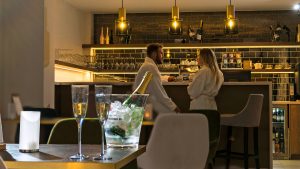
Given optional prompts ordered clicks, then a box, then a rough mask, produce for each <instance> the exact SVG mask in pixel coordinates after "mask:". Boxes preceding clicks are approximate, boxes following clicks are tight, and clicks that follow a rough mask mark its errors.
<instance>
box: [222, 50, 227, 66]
mask: <svg viewBox="0 0 300 169" xmlns="http://www.w3.org/2000/svg"><path fill="white" fill-rule="evenodd" d="M222 68H228V55H227V53H223V66H222Z"/></svg>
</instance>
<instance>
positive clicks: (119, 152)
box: [0, 144, 146, 169]
mask: <svg viewBox="0 0 300 169" xmlns="http://www.w3.org/2000/svg"><path fill="white" fill-rule="evenodd" d="M100 147H101V146H100V145H83V146H82V152H83V153H84V154H85V155H89V156H90V158H89V159H87V160H83V161H72V160H69V159H68V157H69V156H71V155H74V154H76V153H77V151H78V146H77V145H71V144H68V145H55V144H48V145H46V144H44V145H40V152H37V153H20V152H19V149H18V145H17V144H8V145H7V150H6V151H1V152H0V155H1V157H2V158H3V160H4V162H5V164H6V166H7V167H8V168H9V169H53V168H55V169H83V168H85V169H88V168H90V169H120V168H122V167H124V166H126V165H127V164H128V163H130V162H131V161H133V160H134V159H136V158H137V157H138V156H139V155H141V154H142V153H144V152H145V151H146V146H139V147H137V148H125V149H121V148H118V149H113V148H109V149H107V154H108V155H109V156H110V157H112V160H106V161H93V160H92V157H93V156H96V155H97V154H99V153H100Z"/></svg>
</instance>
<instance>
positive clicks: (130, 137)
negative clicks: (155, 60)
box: [105, 72, 153, 147]
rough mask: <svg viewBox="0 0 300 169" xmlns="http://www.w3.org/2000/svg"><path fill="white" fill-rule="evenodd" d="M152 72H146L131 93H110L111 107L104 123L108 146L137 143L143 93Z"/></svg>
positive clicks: (145, 96)
mask: <svg viewBox="0 0 300 169" xmlns="http://www.w3.org/2000/svg"><path fill="white" fill-rule="evenodd" d="M152 76H153V75H152V73H151V72H146V73H145V75H144V77H143V79H142V81H141V82H140V84H139V86H138V87H137V88H136V90H134V92H133V93H132V94H112V95H111V99H110V100H111V109H110V111H109V115H108V120H107V122H106V124H105V137H106V142H107V145H108V147H135V146H137V145H138V143H139V137H140V130H141V124H142V122H143V117H144V107H145V105H146V101H147V98H148V96H149V95H148V94H144V93H145V91H146V89H147V87H148V85H149V83H150V81H151V79H152Z"/></svg>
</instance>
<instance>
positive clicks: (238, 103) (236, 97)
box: [55, 82, 273, 168]
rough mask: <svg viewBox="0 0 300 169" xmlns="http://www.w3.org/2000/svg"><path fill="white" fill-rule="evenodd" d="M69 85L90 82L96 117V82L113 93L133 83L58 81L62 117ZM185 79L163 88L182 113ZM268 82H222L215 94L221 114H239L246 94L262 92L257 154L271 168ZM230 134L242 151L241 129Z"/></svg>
mask: <svg viewBox="0 0 300 169" xmlns="http://www.w3.org/2000/svg"><path fill="white" fill-rule="evenodd" d="M71 84H89V85H90V96H89V107H88V114H87V116H88V117H96V112H95V101H94V85H95V84H111V85H113V93H131V86H132V83H57V84H56V86H55V105H56V106H55V108H56V109H57V110H58V111H59V112H60V116H62V117H72V116H73V114H72V105H71V88H70V85H71ZM187 85H188V83H187V82H171V83H170V82H169V83H165V84H164V88H165V89H166V92H167V93H168V95H169V96H170V97H171V98H172V99H173V101H174V102H175V103H176V104H177V105H178V106H179V107H180V109H181V110H182V111H183V112H184V113H185V112H188V111H189V103H190V98H189V96H188V94H187V90H186V88H187ZM271 87H272V86H271V83H270V82H225V83H224V85H223V86H222V88H221V90H220V92H219V94H218V96H217V97H216V101H217V105H218V110H219V112H220V113H238V112H239V111H241V110H242V109H243V107H244V106H245V105H246V102H247V99H248V95H249V94H251V93H261V94H263V95H264V103H263V108H262V115H261V123H260V127H259V146H260V147H259V154H260V155H259V157H260V165H261V168H272V166H273V165H272V152H271V132H272V131H271V128H272V127H271V110H272V109H271V107H272V105H271V104H272V97H271V96H272V93H271ZM143 128H144V129H143V131H142V132H143V133H142V136H141V137H142V142H143V143H146V142H147V139H148V137H149V134H150V132H151V126H144V127H143ZM224 134H225V128H222V129H221V142H220V146H219V147H220V148H224V147H225V141H226V140H225V138H226V137H225V135H224ZM233 135H234V138H235V141H234V143H233V145H232V151H237V152H243V134H242V128H234V129H233ZM252 140H253V138H252V131H250V132H249V151H250V152H252V150H253V148H252V147H253V142H252ZM224 162H225V160H222V159H217V165H222V164H223V163H224ZM249 162H250V167H254V160H252V159H250V161H249ZM232 164H233V165H237V166H239V167H242V168H243V161H233V162H232Z"/></svg>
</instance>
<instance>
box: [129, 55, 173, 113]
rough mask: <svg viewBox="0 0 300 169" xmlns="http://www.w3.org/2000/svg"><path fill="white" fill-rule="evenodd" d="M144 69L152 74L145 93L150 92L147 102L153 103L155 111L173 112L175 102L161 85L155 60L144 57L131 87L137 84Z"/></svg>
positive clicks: (135, 86)
mask: <svg viewBox="0 0 300 169" xmlns="http://www.w3.org/2000/svg"><path fill="white" fill-rule="evenodd" d="M146 71H150V72H151V73H152V74H153V77H152V80H151V82H150V83H149V85H148V88H147V90H146V93H148V94H150V96H149V98H148V103H151V104H152V105H153V109H154V111H156V112H157V113H159V114H160V113H175V111H174V110H175V108H176V107H177V106H176V104H175V103H174V102H173V101H172V100H171V98H169V97H168V95H167V93H166V91H165V89H164V88H163V86H162V81H161V75H160V72H159V70H158V67H157V65H156V64H155V62H154V61H153V60H152V59H151V58H149V57H146V58H145V62H144V63H143V65H142V66H141V67H140V69H139V71H138V74H137V75H136V77H135V81H134V85H133V89H136V88H137V86H138V85H139V84H140V82H141V81H142V79H143V76H144V74H145V72H146Z"/></svg>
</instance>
